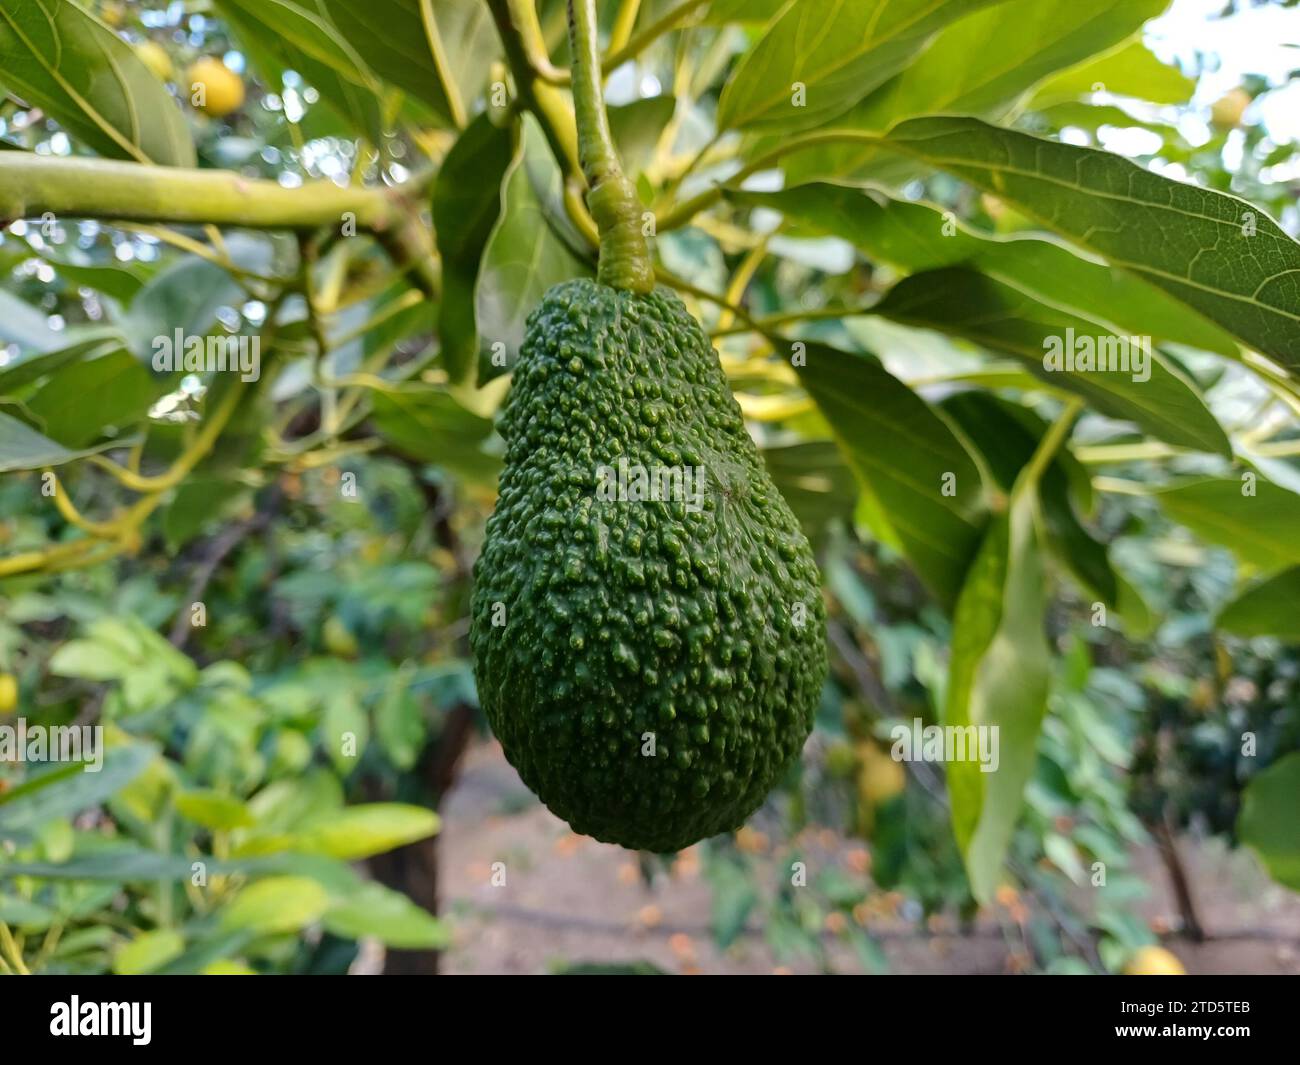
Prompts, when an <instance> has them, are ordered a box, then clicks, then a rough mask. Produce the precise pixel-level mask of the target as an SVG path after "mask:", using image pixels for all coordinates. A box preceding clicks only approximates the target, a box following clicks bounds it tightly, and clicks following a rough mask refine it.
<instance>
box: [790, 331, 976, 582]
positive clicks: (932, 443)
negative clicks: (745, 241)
mask: <svg viewBox="0 0 1300 1065" xmlns="http://www.w3.org/2000/svg"><path fill="white" fill-rule="evenodd" d="M806 348H807V358H806V364H805V365H804V366H801V367H799V368H798V371H799V377H800V380H801V382H802V383H803V385H804V387H805V388H806V389H807V390H808V394H809V395H810V396H812V398H813V400H814V401H815V402H816V403H817V406H818V407H819V408H820V409H821V411H822V413H823V414H824V415H825V416H826V420H827V421H828V422H829V423H830V425H831V428H832V429H833V430H834V432H835V437H836V441H837V442H838V443H839V445H840V449H841V450H842V451H843V452H844V455H845V457H846V458H847V459H848V462H849V465H850V466H851V467H852V468H853V470H854V472H855V473H857V475H858V479H859V482H860V483H861V485H862V491H863V494H864V496H866V497H869V498H870V500H871V501H872V512H873V513H874V514H875V515H876V516H877V518H878V520H879V521H881V522H884V523H885V525H886V528H885V530H884V531H885V535H886V536H887V537H888V538H889V540H890V541H891V542H892V543H894V544H896V545H897V546H898V548H899V549H900V550H901V551H902V553H903V554H904V556H905V557H906V558H907V559H908V561H909V562H910V563H911V564H912V565H913V566H914V567H915V569H916V572H917V574H918V575H919V576H920V578H921V580H922V581H924V582H925V584H926V585H927V587H929V588H930V590H931V591H932V592H933V593H934V594H935V596H937V597H938V598H939V599H940V600H941V601H942V602H944V603H948V604H951V603H952V602H953V601H954V600H955V599H956V597H957V591H958V589H959V588H960V587H961V580H962V575H963V574H964V573H965V572H966V567H967V565H968V564H969V561H970V558H971V556H972V554H973V553H974V551H975V549H976V545H977V544H978V542H979V536H980V528H981V508H982V505H983V503H982V486H981V484H980V475H979V471H978V470H977V469H976V467H975V464H974V462H973V461H972V460H971V457H970V455H968V454H967V452H966V450H965V449H964V448H963V447H962V445H961V443H960V442H959V441H958V440H957V438H956V437H955V436H954V435H953V433H952V430H951V429H949V428H948V426H947V425H946V424H945V423H944V421H943V420H942V419H941V418H940V417H939V416H938V415H937V414H935V413H934V411H933V410H931V409H930V408H929V407H928V406H927V405H926V403H925V401H924V400H922V399H921V398H920V397H919V396H917V395H916V393H914V392H913V391H912V390H911V389H909V388H908V387H907V386H906V385H904V384H903V383H902V382H901V381H899V380H898V379H897V378H895V377H893V376H892V375H891V374H890V373H889V372H888V371H887V370H885V368H884V367H883V366H881V365H880V363H879V362H877V361H875V360H873V359H870V358H866V357H863V356H858V355H850V354H847V353H845V352H842V351H836V350H835V349H834V348H830V347H827V346H825V345H823V344H815V343H809V344H807V345H806ZM945 485H949V486H951V491H952V494H950V495H949V494H945Z"/></svg>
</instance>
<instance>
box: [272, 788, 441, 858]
mask: <svg viewBox="0 0 1300 1065" xmlns="http://www.w3.org/2000/svg"><path fill="white" fill-rule="evenodd" d="M440 827H441V823H440V822H439V820H438V815H437V814H435V813H434V812H433V811H432V810H426V809H424V807H422V806H410V805H408V804H405V803H396V802H377V803H367V804H364V805H361V806H348V807H345V808H344V809H342V810H338V811H336V812H334V813H332V814H330V815H329V816H328V818H323V819H321V820H320V821H319V822H318V823H316V824H313V825H311V826H309V827H307V828H304V829H302V830H301V831H300V832H298V833H296V834H295V844H296V847H297V849H299V850H302V851H305V852H307V853H310V854H324V855H327V856H328V857H330V858H343V859H345V860H347V861H356V860H358V859H360V858H369V857H370V856H371V855H373V854H382V853H384V852H385V851H390V850H392V849H393V848H394V847H401V846H404V845H406V844H407V843H414V842H415V841H416V840H420V839H425V838H427V837H429V836H432V835H436V834H437V832H438V830H439V828H440Z"/></svg>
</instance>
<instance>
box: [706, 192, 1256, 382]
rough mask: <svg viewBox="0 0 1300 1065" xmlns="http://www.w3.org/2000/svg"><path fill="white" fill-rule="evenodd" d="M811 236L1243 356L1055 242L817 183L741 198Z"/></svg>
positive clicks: (1179, 311) (1224, 337)
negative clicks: (966, 273)
mask: <svg viewBox="0 0 1300 1065" xmlns="http://www.w3.org/2000/svg"><path fill="white" fill-rule="evenodd" d="M729 195H730V196H731V198H733V199H735V200H737V201H738V202H741V203H749V204H754V205H756V206H764V207H771V208H773V209H774V210H778V211H780V212H781V213H782V214H784V215H785V216H786V218H787V219H788V220H789V221H790V222H791V223H793V224H794V227H795V228H794V229H793V230H792V232H793V233H799V232H803V231H805V230H807V231H810V232H812V233H817V234H825V235H828V236H837V237H841V238H843V239H844V240H847V241H849V242H850V243H852V244H853V245H855V246H856V247H857V248H859V249H860V250H861V251H862V252H863V253H864V254H865V255H867V256H868V257H869V258H870V259H872V260H873V261H874V262H877V263H889V264H890V265H891V266H896V267H898V268H900V269H902V270H906V271H907V272H908V273H919V272H921V271H924V270H937V269H940V268H943V267H950V266H964V267H967V268H969V269H972V270H978V271H979V272H980V273H982V274H985V275H987V276H988V277H990V278H992V279H993V280H995V281H998V282H1001V283H1002V284H1004V285H1008V286H1010V287H1011V288H1014V289H1017V290H1019V291H1021V292H1023V293H1025V294H1027V295H1030V296H1033V297H1034V298H1036V299H1038V300H1041V301H1042V302H1044V303H1048V304H1051V305H1052V306H1054V307H1057V308H1060V309H1061V310H1063V311H1066V312H1068V313H1070V314H1074V315H1078V316H1080V317H1084V318H1088V319H1090V320H1091V321H1094V322H1098V323H1104V324H1106V325H1107V326H1109V327H1112V328H1113V330H1114V331H1116V332H1121V333H1129V334H1134V335H1141V336H1147V335H1150V336H1152V337H1156V338H1158V339H1161V340H1170V341H1176V342H1178V343H1180V344H1188V345H1190V346H1192V347H1197V348H1202V349H1203V350H1205V351H1213V352H1216V353H1218V354H1220V355H1233V356H1235V355H1237V354H1238V346H1237V343H1236V341H1234V340H1233V339H1232V337H1230V336H1229V335H1228V334H1227V333H1225V332H1223V330H1221V329H1220V328H1219V327H1218V326H1216V325H1214V324H1213V323H1212V322H1210V321H1208V320H1207V319H1205V318H1202V317H1201V316H1200V315H1198V314H1189V313H1188V311H1187V308H1186V306H1184V305H1183V304H1182V303H1180V302H1179V301H1178V300H1176V299H1174V298H1173V297H1172V296H1169V295H1167V294H1166V293H1164V292H1162V291H1161V290H1160V289H1158V288H1156V287H1155V286H1154V285H1150V284H1148V283H1147V282H1145V281H1143V280H1141V279H1140V278H1137V277H1133V276H1132V275H1130V274H1126V273H1124V272H1123V271H1121V270H1116V269H1114V268H1112V267H1110V266H1107V265H1105V264H1104V263H1098V262H1093V261H1092V260H1090V259H1084V258H1082V257H1081V256H1078V255H1076V254H1074V252H1072V251H1071V250H1070V249H1069V248H1067V247H1065V246H1064V245H1063V244H1060V243H1057V242H1056V241H1055V240H1051V239H1044V238H1040V237H1027V236H1016V237H1010V238H1004V237H994V236H991V235H989V234H984V233H979V232H977V231H976V230H974V229H971V228H969V227H968V226H967V225H966V224H965V223H963V222H961V221H959V220H958V219H957V218H956V217H955V216H954V215H953V214H952V213H951V212H948V211H944V210H942V209H941V208H938V207H934V206H931V205H929V204H924V203H915V202H907V201H904V200H897V199H892V198H890V197H887V196H886V195H884V194H883V193H881V192H877V191H872V190H857V189H850V188H844V187H842V186H838V185H825V184H820V183H811V184H808V185H799V186H796V187H795V188H790V189H784V190H782V191H780V192H743V191H740V192H733V193H730V194H729Z"/></svg>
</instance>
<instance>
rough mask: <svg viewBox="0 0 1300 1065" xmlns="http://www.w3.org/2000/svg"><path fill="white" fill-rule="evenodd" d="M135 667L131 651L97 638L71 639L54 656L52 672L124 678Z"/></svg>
mask: <svg viewBox="0 0 1300 1065" xmlns="http://www.w3.org/2000/svg"><path fill="white" fill-rule="evenodd" d="M135 667H136V662H135V660H134V659H133V658H132V657H131V656H130V655H128V654H125V653H123V652H122V651H121V650H120V649H118V648H116V647H111V646H108V645H106V644H103V643H98V642H96V641H94V640H69V641H68V642H67V643H65V644H63V645H62V646H61V647H59V648H58V650H56V651H55V652H54V654H52V655H51V656H50V672H51V673H53V674H54V675H55V676H56V677H80V678H81V679H83V680H100V681H103V680H123V679H124V678H125V677H127V676H128V675H129V674H130V673H131V671H132V670H133V669H135Z"/></svg>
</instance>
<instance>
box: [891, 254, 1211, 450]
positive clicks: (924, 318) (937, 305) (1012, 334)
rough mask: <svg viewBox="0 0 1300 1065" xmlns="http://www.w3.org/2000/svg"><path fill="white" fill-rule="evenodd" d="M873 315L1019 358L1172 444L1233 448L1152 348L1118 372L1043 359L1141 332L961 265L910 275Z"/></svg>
mask: <svg viewBox="0 0 1300 1065" xmlns="http://www.w3.org/2000/svg"><path fill="white" fill-rule="evenodd" d="M872 313H874V314H880V315H883V316H884V317H886V318H889V319H892V320H893V321H896V322H902V323H905V324H907V325H913V326H919V327H922V328H927V329H937V330H939V331H941V332H944V333H950V334H953V335H956V336H960V337H964V338H966V339H967V340H972V341H974V342H975V343H978V344H982V345H984V346H986V347H989V348H993V349H995V350H998V351H1005V352H1007V353H1009V354H1011V355H1015V356H1016V357H1017V358H1020V359H1023V360H1024V362H1025V363H1026V365H1027V366H1028V367H1029V369H1030V370H1031V371H1032V372H1033V373H1034V375H1035V376H1036V377H1039V378H1041V379H1042V380H1043V381H1046V382H1048V383H1049V384H1051V385H1054V386H1056V387H1058V388H1064V389H1067V390H1069V391H1071V392H1074V393H1075V394H1076V395H1079V396H1082V397H1083V398H1084V399H1086V400H1087V401H1088V402H1089V404H1091V405H1092V406H1093V407H1095V408H1096V409H1097V410H1098V411H1100V412H1101V413H1102V414H1106V415H1109V416H1110V417H1112V418H1120V419H1124V420H1126V421H1131V422H1133V423H1135V424H1136V425H1138V426H1140V427H1141V428H1142V429H1144V430H1145V431H1146V432H1148V433H1150V434H1151V435H1152V436H1155V437H1157V438H1159V439H1161V440H1165V441H1167V442H1169V443H1171V444H1176V445H1178V446H1179V447H1187V448H1193V449H1195V450H1198V451H1210V452H1214V453H1217V454H1220V455H1224V456H1228V455H1231V454H1232V447H1231V444H1230V443H1229V442H1228V437H1227V434H1226V433H1224V431H1223V428H1222V427H1221V426H1220V425H1219V423H1218V421H1217V420H1216V419H1215V417H1214V415H1213V414H1211V413H1210V410H1209V408H1208V407H1207V406H1206V405H1205V401H1204V400H1203V399H1202V398H1201V396H1200V394H1199V393H1198V392H1197V390H1196V388H1195V386H1194V385H1193V384H1192V383H1191V382H1190V381H1188V380H1187V379H1186V378H1185V377H1183V376H1182V374H1181V373H1180V372H1179V371H1178V370H1177V369H1175V368H1174V366H1173V364H1172V363H1169V362H1168V361H1167V360H1166V359H1165V358H1164V356H1163V355H1161V353H1160V352H1159V351H1157V350H1154V349H1152V350H1151V352H1150V360H1149V361H1148V362H1147V365H1146V368H1145V369H1144V370H1142V372H1141V373H1139V372H1138V367H1137V365H1136V363H1132V364H1130V369H1128V370H1122V371H1121V370H1113V371H1112V370H1100V369H1093V370H1088V369H1078V368H1076V369H1069V364H1068V363H1065V362H1062V363H1061V365H1060V366H1059V367H1051V368H1050V369H1049V368H1048V367H1047V366H1046V365H1045V358H1046V355H1047V354H1048V353H1049V352H1050V351H1051V350H1054V349H1058V348H1059V349H1060V350H1064V351H1067V352H1069V351H1073V350H1076V348H1075V345H1074V343H1073V341H1083V340H1084V339H1087V340H1088V341H1089V342H1090V344H1091V347H1092V348H1093V350H1094V353H1095V357H1096V358H1097V359H1098V360H1099V361H1100V358H1101V355H1102V353H1103V352H1104V351H1105V350H1107V346H1110V347H1109V350H1112V351H1113V352H1115V353H1116V354H1117V355H1122V353H1123V351H1124V349H1123V348H1122V347H1120V346H1118V345H1116V340H1117V339H1118V340H1124V341H1127V342H1128V344H1129V350H1130V351H1132V350H1133V348H1134V346H1135V345H1141V344H1142V342H1143V338H1142V337H1140V336H1138V337H1120V338H1116V337H1115V334H1113V333H1112V332H1111V331H1110V330H1108V329H1106V328H1104V327H1102V326H1099V325H1098V324H1097V323H1095V322H1092V321H1090V320H1088V319H1086V318H1081V317H1078V316H1076V315H1073V314H1070V313H1069V312H1068V311H1063V310H1060V309H1058V308H1056V307H1052V306H1050V305H1048V304H1046V303H1042V302H1040V301H1038V300H1036V299H1034V298H1033V297H1032V296H1028V295H1025V294H1024V293H1023V292H1021V291H1020V290H1019V289H1016V288H1013V287H1011V286H1010V285H1005V284H1003V283H1002V282H1000V281H995V280H993V279H992V278H991V277H987V276H985V275H984V274H980V273H977V272H975V271H973V270H966V269H963V268H950V269H943V270H930V271H926V272H924V273H920V274H913V275H911V276H910V277H907V278H904V279H903V280H902V281H900V282H899V283H898V284H896V285H895V286H894V287H893V288H892V289H890V290H889V291H888V292H887V293H886V294H885V296H884V298H883V299H882V300H881V301H880V302H879V303H877V304H876V305H875V306H874V307H872ZM1142 357H1143V358H1144V357H1145V355H1144V354H1143V356H1142ZM1121 365H1122V364H1121ZM1148 373H1149V377H1147V379H1145V380H1143V379H1142V376H1143V374H1148Z"/></svg>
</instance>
